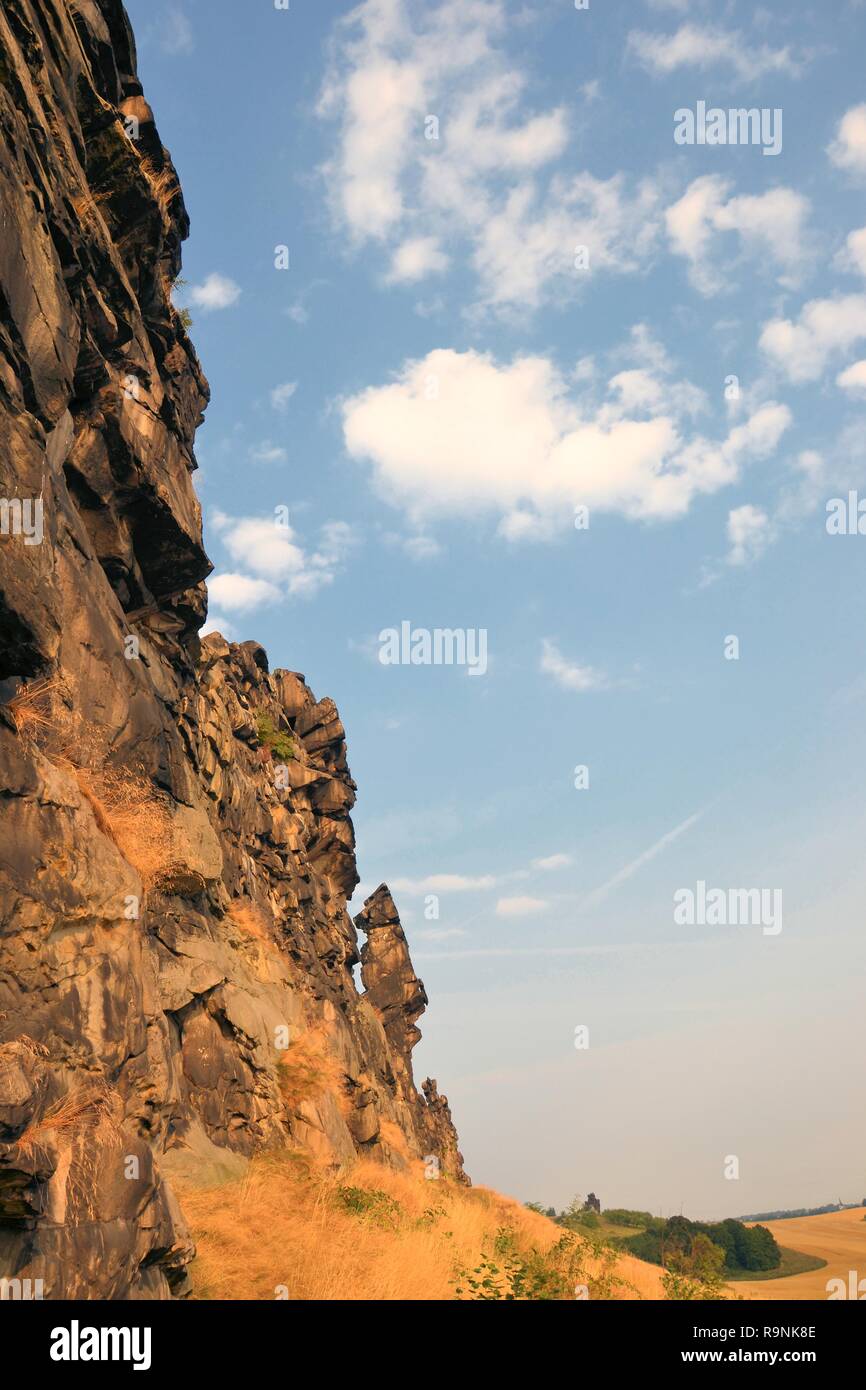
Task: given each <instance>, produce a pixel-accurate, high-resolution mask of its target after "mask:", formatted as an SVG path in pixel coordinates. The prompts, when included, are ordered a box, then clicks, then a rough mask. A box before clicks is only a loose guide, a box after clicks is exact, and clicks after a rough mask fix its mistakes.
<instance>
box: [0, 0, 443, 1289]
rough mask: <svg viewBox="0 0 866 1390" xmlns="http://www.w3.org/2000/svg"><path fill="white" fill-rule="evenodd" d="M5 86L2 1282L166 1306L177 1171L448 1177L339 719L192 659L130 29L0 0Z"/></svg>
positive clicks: (187, 398)
mask: <svg viewBox="0 0 866 1390" xmlns="http://www.w3.org/2000/svg"><path fill="white" fill-rule="evenodd" d="M0 74H2V79H3V80H2V93H0V121H2V140H0V209H2V211H0V217H2V238H0V797H2V801H0V817H2V824H0V1278H8V1279H13V1278H19V1279H22V1280H24V1279H27V1278H29V1279H31V1280H35V1279H41V1280H42V1281H43V1288H44V1296H45V1297H46V1298H55V1299H60V1298H117V1299H129V1298H137V1299H155V1298H157V1299H158V1298H170V1297H176V1296H183V1295H184V1294H185V1293H187V1292H189V1287H190V1286H189V1278H188V1274H187V1265H188V1264H189V1261H190V1259H191V1256H192V1253H193V1252H192V1246H191V1243H190V1240H189V1237H188V1234H187V1232H186V1228H185V1226H184V1221H183V1216H182V1213H181V1212H180V1210H179V1208H178V1204H177V1202H176V1201H175V1199H174V1197H173V1195H172V1192H171V1186H170V1175H171V1173H172V1172H175V1171H177V1172H183V1173H184V1174H186V1175H191V1174H192V1175H195V1174H196V1173H204V1174H207V1175H213V1174H221V1175H222V1176H226V1177H227V1176H232V1175H236V1174H237V1173H238V1172H239V1171H242V1168H243V1165H244V1163H245V1161H246V1159H247V1157H248V1156H250V1155H252V1154H255V1153H257V1152H259V1151H261V1150H263V1149H266V1148H268V1147H270V1146H284V1145H287V1144H288V1145H292V1146H294V1147H299V1148H303V1149H305V1150H307V1151H309V1152H310V1153H311V1154H313V1155H315V1156H316V1157H317V1158H318V1159H320V1160H321V1161H322V1162H324V1163H327V1164H334V1165H337V1164H341V1163H344V1162H349V1161H351V1160H352V1159H353V1158H354V1157H355V1156H356V1155H357V1154H359V1153H363V1154H365V1155H367V1156H371V1157H374V1158H377V1159H379V1160H381V1161H382V1162H383V1163H388V1164H391V1165H394V1166H398V1167H399V1166H405V1165H406V1164H408V1163H410V1162H411V1161H412V1160H424V1161H425V1163H426V1164H427V1167H428V1171H429V1172H430V1175H431V1176H435V1175H436V1171H434V1170H438V1171H440V1172H442V1173H444V1174H446V1175H449V1176H451V1177H454V1178H457V1179H460V1180H464V1179H463V1169H462V1160H461V1158H460V1155H459V1153H458V1150H457V1140H456V1134H455V1131H454V1127H453V1124H452V1122H451V1117H450V1112H449V1110H448V1105H447V1101H446V1100H445V1098H444V1097H440V1096H439V1095H438V1092H437V1090H436V1086H435V1083H434V1082H430V1081H427V1082H425V1083H424V1086H423V1088H422V1090H423V1094H422V1095H419V1093H418V1092H417V1090H416V1088H415V1085H414V1082H413V1079H412V1067H411V1049H412V1046H413V1045H414V1043H415V1042H416V1041H417V1038H418V1036H419V1034H418V1030H417V1028H416V1027H415V1023H416V1020H417V1018H418V1017H419V1015H420V1013H421V1012H422V1010H423V1008H424V1006H425V1004H426V1002H427V1000H426V995H425V993H424V988H423V985H422V984H421V983H420V981H419V980H417V978H416V977H415V975H414V972H413V970H412V966H411V962H410V960H409V954H408V947H407V945H406V940H405V936H404V934H403V931H402V928H401V927H400V923H399V918H398V916H397V911H396V908H395V907H394V904H393V902H392V900H391V898H390V895H389V894H388V892H387V889H386V888H384V887H383V888H380V889H379V890H377V892H376V893H375V894H374V895H373V897H372V898H371V899H369V900H368V902H367V904H366V905H365V908H364V911H363V912H362V913H361V914H360V916H359V917H358V919H357V924H358V926H359V927H360V928H361V929H362V930H363V931H364V932H365V933H366V935H367V941H366V944H365V945H364V946H363V947H362V950H361V953H360V955H359V949H358V937H357V932H356V928H355V924H353V922H352V920H351V918H350V917H349V914H348V912H347V909H346V903H347V900H348V898H349V897H350V896H351V893H352V891H353V889H354V887H355V885H356V883H357V882H358V874H357V870H356V866H355V854H354V833H353V829H352V822H351V820H350V812H351V809H352V805H353V803H354V793H355V786H354V783H353V781H352V778H351V774H350V772H349V767H348V763H347V760H346V744H345V731H344V729H343V726H342V723H341V722H340V718H339V715H338V713H337V710H336V708H335V706H334V704H333V702H332V701H331V700H328V699H324V700H316V699H315V697H314V695H313V694H312V692H311V691H310V689H309V688H308V686H307V684H306V681H305V680H304V677H303V676H302V675H299V674H298V673H296V672H290V671H274V672H271V671H270V670H269V666H268V660H267V657H266V655H265V652H264V651H263V649H262V648H261V647H260V646H258V645H257V644H256V643H254V642H245V643H242V644H240V645H231V644H229V643H228V642H226V641H224V640H223V639H222V637H220V636H219V635H218V634H211V635H210V636H208V637H206V638H205V639H204V640H201V641H200V640H199V637H198V632H199V629H200V628H201V625H202V622H203V619H204V615H205V611H206V593H205V588H204V583H203V581H204V579H205V577H206V575H207V574H208V572H209V570H210V564H209V561H208V559H207V557H206V555H205V553H204V549H203V546H202V539H201V517H200V512H199V506H198V502H197V500H196V497H195V493H194V490H193V487H192V480H191V475H192V472H193V471H194V469H195V457H194V452H193V440H194V435H195V430H196V426H197V425H198V423H199V422H200V420H201V417H202V411H203V410H204V407H205V405H206V403H207V396H208V388H207V383H206V382H205V379H204V377H203V374H202V371H201V368H200V366H199V363H198V360H197V358H196V355H195V352H194V350H193V347H192V345H191V343H190V341H189V339H188V337H187V334H186V332H185V329H184V326H183V324H182V322H181V320H180V318H179V316H178V314H177V313H176V311H175V310H174V308H173V307H172V303H171V287H172V285H173V283H174V281H175V279H176V278H177V275H178V272H179V270H180V246H181V242H182V241H183V239H184V238H185V236H186V235H187V232H188V222H187V216H186V212H185V210H184V205H183V198H182V194H181V192H180V189H179V187H178V184H177V178H176V175H175V172H174V169H173V166H172V164H171V161H170V159H169V156H168V153H167V151H166V150H165V149H164V148H163V146H162V143H161V141H160V138H159V135H158V133H157V131H156V127H155V125H154V122H153V115H152V112H151V111H150V108H149V106H148V105H147V103H146V101H145V100H144V97H143V95H142V91H141V88H140V85H139V83H138V80H137V78H136V75H135V51H134V44H133V39H132V35H131V32H130V29H129V25H128V21H127V18H126V15H125V12H124V10H123V7H122V5H121V4H120V3H119V0H38V3H37V0H5V3H4V6H3V11H2V13H0ZM359 961H362V970H361V974H362V983H363V985H364V987H365V991H366V992H359V990H358V988H357V986H356V983H355V979H354V976H353V967H354V966H355V965H356V964H358V963H359Z"/></svg>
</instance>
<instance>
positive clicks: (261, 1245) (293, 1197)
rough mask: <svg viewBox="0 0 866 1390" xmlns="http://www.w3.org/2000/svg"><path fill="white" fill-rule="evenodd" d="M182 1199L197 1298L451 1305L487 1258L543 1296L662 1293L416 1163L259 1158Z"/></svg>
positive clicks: (577, 1243)
mask: <svg viewBox="0 0 866 1390" xmlns="http://www.w3.org/2000/svg"><path fill="white" fill-rule="evenodd" d="M180 1195H181V1202H182V1206H183V1209H184V1213H185V1215H186V1218H187V1220H188V1222H189V1224H190V1227H191V1229H192V1233H193V1237H194V1239H195V1241H196V1245H197V1248H198V1258H197V1259H196V1261H195V1264H194V1265H193V1269H192V1276H193V1285H194V1291H195V1292H194V1296H195V1297H198V1298H206V1299H242V1300H243V1299H274V1298H278V1297H281V1296H282V1297H285V1294H284V1293H282V1289H285V1290H286V1291H287V1293H288V1297H289V1298H291V1299H301V1300H310V1301H314V1300H349V1301H358V1300H368V1301H369V1300H376V1301H379V1300H404V1299H406V1300H410V1301H429V1300H434V1301H441V1300H451V1299H454V1298H455V1297H457V1293H456V1290H457V1288H458V1287H459V1286H463V1287H464V1288H465V1287H466V1284H467V1278H466V1276H467V1273H468V1274H470V1275H471V1273H472V1271H476V1270H478V1269H479V1268H481V1267H484V1268H486V1266H484V1263H483V1262H484V1261H485V1260H492V1261H493V1263H494V1264H495V1265H496V1267H497V1268H499V1269H503V1270H504V1269H506V1268H507V1267H513V1266H515V1265H517V1266H519V1265H521V1264H523V1263H525V1265H526V1267H527V1268H531V1269H533V1270H536V1271H543V1272H545V1277H549V1283H548V1284H547V1286H546V1287H547V1289H548V1292H547V1293H546V1294H545V1295H544V1296H545V1297H552V1298H557V1299H563V1300H565V1299H572V1298H574V1297H575V1285H576V1284H579V1283H586V1284H587V1285H588V1287H589V1290H590V1297H602V1298H604V1297H608V1298H610V1297H613V1298H636V1297H641V1296H644V1297H650V1298H659V1297H662V1294H661V1292H660V1278H661V1271H660V1270H656V1269H654V1268H653V1267H652V1266H649V1265H642V1266H640V1264H639V1262H638V1261H636V1260H629V1259H626V1258H625V1257H621V1258H619V1259H616V1257H614V1256H613V1255H612V1254H608V1255H598V1254H594V1253H593V1251H592V1249H591V1247H590V1246H589V1245H587V1244H585V1243H584V1242H582V1241H581V1240H580V1239H579V1238H573V1239H572V1238H567V1240H568V1251H563V1250H562V1248H561V1243H562V1239H563V1234H564V1233H563V1231H562V1229H561V1228H560V1227H558V1226H555V1225H554V1224H553V1222H551V1221H549V1220H548V1219H547V1217H544V1216H540V1215H539V1214H538V1213H536V1212H532V1211H529V1210H527V1209H526V1208H525V1207H522V1206H521V1205H520V1204H519V1203H518V1202H515V1201H512V1200H511V1199H510V1198H507V1197H502V1196H500V1195H499V1194H498V1193H495V1192H490V1191H487V1190H485V1189H483V1188H465V1187H461V1186H459V1185H457V1184H451V1183H449V1182H447V1181H446V1180H445V1179H439V1180H437V1181H426V1180H425V1179H424V1176H423V1167H422V1165H421V1164H420V1163H417V1164H415V1165H414V1166H413V1170H412V1172H411V1173H396V1172H393V1171H392V1170H391V1169H388V1168H385V1167H383V1166H381V1165H379V1164H376V1163H372V1162H360V1163H357V1164H356V1165H355V1166H354V1167H353V1168H352V1169H351V1170H350V1171H348V1172H345V1173H343V1174H340V1175H333V1174H325V1173H323V1172H320V1171H317V1170H316V1169H315V1168H313V1167H312V1165H311V1163H310V1161H309V1160H307V1159H304V1158H301V1157H300V1156H298V1155H283V1156H280V1157H276V1156H269V1157H261V1158H258V1159H255V1160H253V1162H252V1163H251V1165H250V1167H249V1170H248V1172H247V1175H246V1177H245V1178H244V1179H243V1180H242V1181H241V1182H236V1183H230V1184H226V1185H223V1186H220V1187H216V1188H214V1187H211V1188H207V1189H203V1188H191V1187H185V1188H183V1189H182V1190H181V1194H180ZM637 1266H639V1268H637V1269H636V1268H635V1267H637ZM642 1271H646V1275H642V1277H643V1287H642V1288H641V1286H640V1285H637V1284H636V1282H635V1279H634V1275H635V1274H642ZM507 1277H508V1276H506V1279H507ZM494 1278H495V1276H494ZM463 1296H464V1297H467V1296H473V1295H472V1294H471V1293H467V1292H464V1295H463ZM518 1296H521V1295H518ZM522 1296H526V1295H525V1294H524V1295H522Z"/></svg>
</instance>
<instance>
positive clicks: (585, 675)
mask: <svg viewBox="0 0 866 1390" xmlns="http://www.w3.org/2000/svg"><path fill="white" fill-rule="evenodd" d="M539 670H540V671H542V672H543V673H544V675H546V676H552V677H553V680H554V681H555V683H556V684H557V685H559V686H562V689H563V690H574V691H578V692H579V693H581V694H582V693H583V692H584V691H587V690H603V689H604V687H605V685H606V684H607V678H606V677H605V675H604V672H603V671H597V670H596V669H595V668H594V667H593V666H578V665H576V664H575V663H574V662H572V661H568V660H566V658H565V657H564V656H563V655H562V652H561V651H560V650H559V648H558V647H557V645H556V643H555V642H553V641H552V640H551V638H549V637H543V638H542V640H541V661H540V663H539Z"/></svg>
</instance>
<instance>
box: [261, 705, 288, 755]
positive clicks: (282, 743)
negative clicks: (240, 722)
mask: <svg viewBox="0 0 866 1390" xmlns="http://www.w3.org/2000/svg"><path fill="white" fill-rule="evenodd" d="M256 734H257V736H258V740H259V743H260V744H261V746H262V747H263V748H266V749H267V750H268V752H269V753H270V754H272V755H273V756H274V757H276V758H279V760H280V762H284V763H286V762H288V761H289V759H290V758H293V757H294V756H295V745H294V744H293V743H292V740H291V739H290V738H289V735H288V734H287V733H286V732H285V730H284V729H278V728H277V727H276V725H275V724H274V721H273V719H271V716H270V715H269V714H260V715H258V716H257V718H256Z"/></svg>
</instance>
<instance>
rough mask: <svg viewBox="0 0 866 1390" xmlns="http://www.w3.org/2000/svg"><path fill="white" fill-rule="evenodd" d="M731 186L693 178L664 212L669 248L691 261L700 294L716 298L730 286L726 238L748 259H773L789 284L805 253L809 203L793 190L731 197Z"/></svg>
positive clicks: (716, 176) (720, 180) (708, 177)
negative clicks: (725, 235) (732, 238)
mask: <svg viewBox="0 0 866 1390" xmlns="http://www.w3.org/2000/svg"><path fill="white" fill-rule="evenodd" d="M731 189H732V184H731V182H730V180H729V179H724V178H722V177H721V175H719V174H706V175H704V176H703V177H702V178H699V179H695V180H694V182H693V183H691V184H690V185H689V187H688V188H687V189H686V191H685V193H684V194H683V195H682V197H681V198H680V199H678V201H677V202H676V203H673V204H672V205H671V206H670V207H669V208H668V209H667V211H666V212H665V225H666V229H667V234H668V240H669V242H670V245H671V249H672V250H673V251H674V253H675V254H676V255H678V256H684V257H685V258H686V259H687V260H688V261H689V273H690V276H691V279H692V282H693V283H694V284H695V286H696V287H697V288H698V289H699V290H700V291H701V293H702V294H708V295H709V294H717V293H718V292H719V291H720V290H721V289H723V288H724V287H725V284H726V282H727V278H728V277H727V272H726V265H725V261H724V245H725V243H724V239H723V233H725V232H729V233H733V234H735V235H736V236H737V238H738V248H739V249H741V250H742V251H743V253H745V254H751V255H754V256H756V257H759V258H761V260H767V259H770V260H772V261H773V262H775V264H776V266H777V267H779V269H780V270H781V271H782V273H783V274H782V280H783V283H786V284H790V283H791V282H792V277H793V276H795V274H796V272H797V270H798V269H799V267H800V266H801V265H802V264H803V261H804V259H805V254H806V248H805V245H804V238H803V231H804V223H805V221H806V218H807V216H808V214H809V206H810V205H809V200H808V199H807V198H805V197H803V195H802V194H800V193H796V192H795V191H794V190H793V189H791V188H771V189H768V190H767V192H766V193H758V194H743V195H740V196H737V197H731V196H730V194H731Z"/></svg>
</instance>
